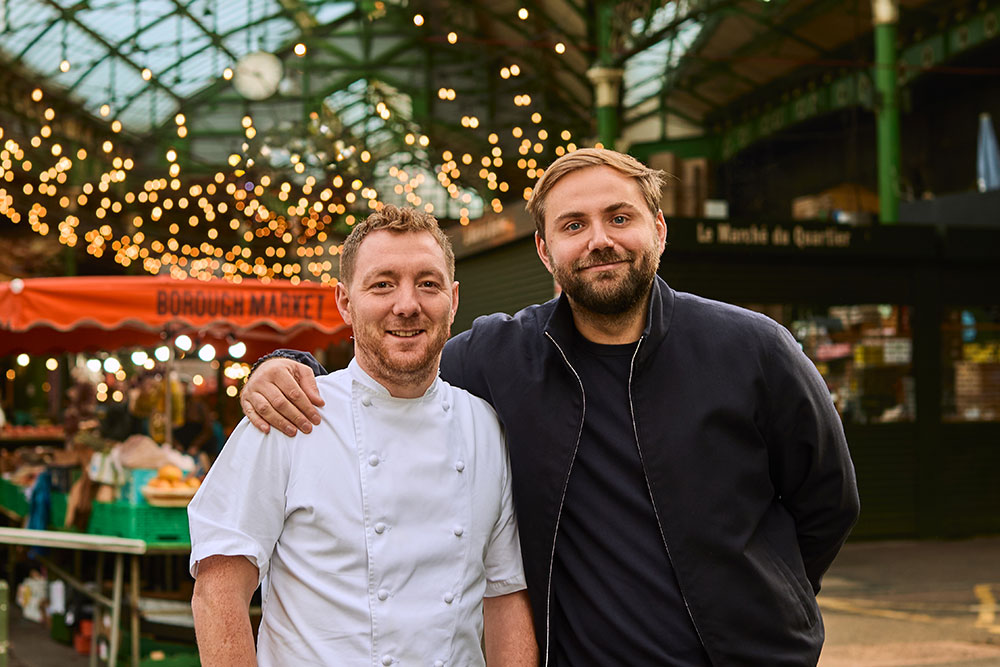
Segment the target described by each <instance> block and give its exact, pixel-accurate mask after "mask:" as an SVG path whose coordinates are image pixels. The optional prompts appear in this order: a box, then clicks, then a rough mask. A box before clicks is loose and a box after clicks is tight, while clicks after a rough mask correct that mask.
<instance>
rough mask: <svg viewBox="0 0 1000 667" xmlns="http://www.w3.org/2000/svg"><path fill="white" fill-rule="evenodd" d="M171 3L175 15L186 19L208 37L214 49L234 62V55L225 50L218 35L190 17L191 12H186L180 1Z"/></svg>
mask: <svg viewBox="0 0 1000 667" xmlns="http://www.w3.org/2000/svg"><path fill="white" fill-rule="evenodd" d="M173 3H174V6H175V7H176V8H177V12H176V15H180V16H185V17H187V19H188V20H189V21H191V23H193V24H194V25H195V27H197V28H198V30H200V31H201V32H202V33H203V34H204V35H205V36H206V37H208V39H209V40H211V42H212V44H213V45H214V46H215V48H217V49H219V50H220V51H222V52H223V53H225V54H226V56H228V57H229V59H230V60H236V54H234V53H233V52H232V51H230V50H229V49H228V48H226V44H225V43H224V42H223V41H222V38H221V37H220V36H219V33H217V32H215V31H213V30H209V29H208V28H206V27H205V26H204V25H202V23H201V21H199V20H198V19H196V18H195V17H194V15H192V14H191V12H189V11H188V9H187V7H185V6H184V5H182V4H181V2H180V0H173Z"/></svg>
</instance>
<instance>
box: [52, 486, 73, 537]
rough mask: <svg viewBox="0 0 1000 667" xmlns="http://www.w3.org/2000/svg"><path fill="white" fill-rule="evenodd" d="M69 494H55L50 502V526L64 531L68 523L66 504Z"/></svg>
mask: <svg viewBox="0 0 1000 667" xmlns="http://www.w3.org/2000/svg"><path fill="white" fill-rule="evenodd" d="M68 498H69V494H66V493H53V494H52V497H51V500H50V506H49V507H50V509H49V525H50V526H52V527H53V528H55V529H57V530H62V529H63V528H64V527H65V523H66V504H67V500H68Z"/></svg>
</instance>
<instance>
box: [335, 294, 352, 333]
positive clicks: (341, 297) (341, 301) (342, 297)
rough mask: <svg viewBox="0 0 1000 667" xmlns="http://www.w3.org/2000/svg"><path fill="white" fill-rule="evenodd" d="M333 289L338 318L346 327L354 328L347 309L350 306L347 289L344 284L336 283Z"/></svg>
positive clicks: (349, 311)
mask: <svg viewBox="0 0 1000 667" xmlns="http://www.w3.org/2000/svg"><path fill="white" fill-rule="evenodd" d="M333 289H334V296H335V297H336V299H337V310H339V311H340V316H341V317H342V318H343V320H344V324H346V325H347V326H349V327H350V326H354V324H353V323H352V322H351V310H350V308H349V306H350V304H351V297H350V294H349V293H348V291H347V287H346V286H345V285H344V283H337V285H336V287H334V288H333Z"/></svg>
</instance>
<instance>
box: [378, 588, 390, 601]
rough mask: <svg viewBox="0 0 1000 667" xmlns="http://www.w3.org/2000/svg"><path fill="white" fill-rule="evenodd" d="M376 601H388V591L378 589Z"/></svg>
mask: <svg viewBox="0 0 1000 667" xmlns="http://www.w3.org/2000/svg"><path fill="white" fill-rule="evenodd" d="M378 599H379V600H381V601H382V602H385V601H386V600H388V599H389V591H387V590H385V589H384V588H380V589H378Z"/></svg>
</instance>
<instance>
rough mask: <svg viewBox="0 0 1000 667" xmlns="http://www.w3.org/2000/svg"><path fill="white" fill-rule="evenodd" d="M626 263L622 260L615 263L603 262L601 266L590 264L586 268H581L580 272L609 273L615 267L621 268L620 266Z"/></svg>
mask: <svg viewBox="0 0 1000 667" xmlns="http://www.w3.org/2000/svg"><path fill="white" fill-rule="evenodd" d="M627 263H628V262H627V261H626V260H624V259H622V260H618V261H617V262H604V263H601V264H590V265H588V266H584V267H581V269H580V270H581V271H609V270H611V269H613V268H615V267H618V266H621V265H622V264H627Z"/></svg>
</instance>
